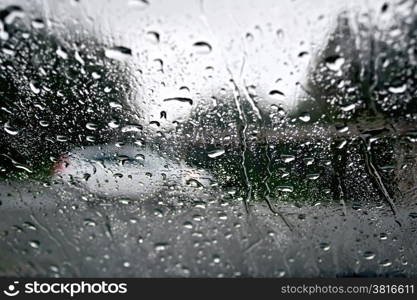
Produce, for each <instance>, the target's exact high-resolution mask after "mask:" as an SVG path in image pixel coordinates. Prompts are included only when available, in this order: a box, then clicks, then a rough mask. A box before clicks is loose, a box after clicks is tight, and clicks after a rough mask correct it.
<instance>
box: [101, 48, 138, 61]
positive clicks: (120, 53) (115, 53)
mask: <svg viewBox="0 0 417 300" xmlns="http://www.w3.org/2000/svg"><path fill="white" fill-rule="evenodd" d="M104 55H105V56H106V57H107V58H110V59H115V60H121V61H123V60H126V59H127V58H128V57H130V56H131V55H132V50H131V49H129V48H126V47H122V46H117V47H113V48H107V49H105V50H104Z"/></svg>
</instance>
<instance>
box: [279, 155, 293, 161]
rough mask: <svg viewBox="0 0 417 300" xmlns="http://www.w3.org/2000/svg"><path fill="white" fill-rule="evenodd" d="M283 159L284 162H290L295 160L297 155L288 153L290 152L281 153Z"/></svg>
mask: <svg viewBox="0 0 417 300" xmlns="http://www.w3.org/2000/svg"><path fill="white" fill-rule="evenodd" d="M281 159H282V160H283V161H284V163H289V162H292V161H294V160H295V156H294V155H288V154H281Z"/></svg>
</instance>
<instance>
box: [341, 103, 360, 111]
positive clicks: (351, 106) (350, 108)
mask: <svg viewBox="0 0 417 300" xmlns="http://www.w3.org/2000/svg"><path fill="white" fill-rule="evenodd" d="M355 107H356V104H354V103H353V104H348V105H344V106H341V107H340V109H341V110H343V111H351V110H353V109H355Z"/></svg>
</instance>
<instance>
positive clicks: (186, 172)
mask: <svg viewBox="0 0 417 300" xmlns="http://www.w3.org/2000/svg"><path fill="white" fill-rule="evenodd" d="M54 179H62V180H64V181H65V182H70V183H73V184H75V185H77V186H80V187H82V188H85V189H86V190H88V191H89V192H91V193H94V194H96V195H102V196H107V197H119V196H120V197H123V196H126V197H138V196H144V195H152V194H154V193H155V192H157V191H159V190H160V189H163V188H170V187H176V189H178V187H184V188H192V187H193V188H205V187H208V186H210V185H211V184H212V182H214V180H213V178H212V176H211V175H210V174H209V173H207V172H206V171H205V170H201V169H196V168H193V167H191V166H188V165H186V164H185V162H184V161H182V160H179V161H175V160H173V159H170V158H166V157H164V156H162V155H159V154H158V153H156V152H154V151H151V150H146V149H141V148H139V147H138V146H135V145H124V146H121V147H116V146H114V145H100V146H89V147H84V148H75V149H73V150H72V151H71V152H69V153H67V154H65V155H63V156H61V158H60V159H59V161H58V162H57V163H56V164H55V166H54Z"/></svg>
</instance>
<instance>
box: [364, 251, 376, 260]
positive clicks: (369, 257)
mask: <svg viewBox="0 0 417 300" xmlns="http://www.w3.org/2000/svg"><path fill="white" fill-rule="evenodd" d="M363 258H365V259H366V260H373V259H374V258H375V253H373V252H372V251H365V252H364V253H363Z"/></svg>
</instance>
